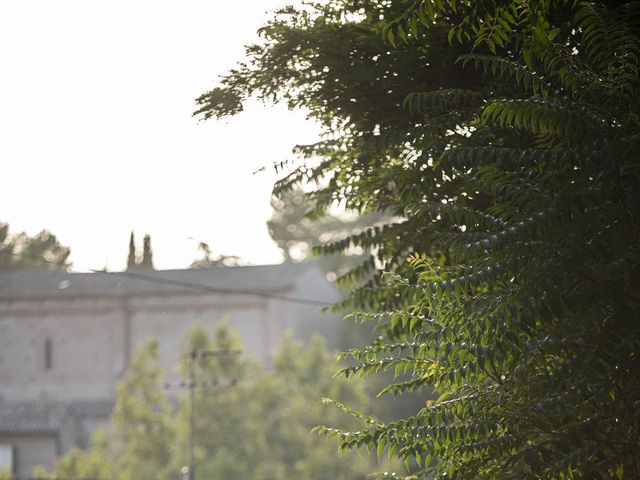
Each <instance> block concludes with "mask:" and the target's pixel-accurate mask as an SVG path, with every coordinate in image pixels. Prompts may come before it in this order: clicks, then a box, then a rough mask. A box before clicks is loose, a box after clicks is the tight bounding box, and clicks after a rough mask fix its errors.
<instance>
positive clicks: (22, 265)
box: [0, 223, 71, 271]
mask: <svg viewBox="0 0 640 480" xmlns="http://www.w3.org/2000/svg"><path fill="white" fill-rule="evenodd" d="M70 253H71V251H70V250H69V248H68V247H64V246H62V245H61V244H60V242H59V241H58V239H57V238H56V236H55V235H53V234H52V233H50V232H48V231H47V230H42V231H41V232H40V233H38V234H37V235H36V236H34V237H30V236H29V235H27V234H26V233H24V232H22V233H18V234H13V235H11V234H9V224H7V223H0V271H13V270H63V271H65V270H67V269H69V268H70V267H71V263H70V262H69V261H68V258H69V254H70Z"/></svg>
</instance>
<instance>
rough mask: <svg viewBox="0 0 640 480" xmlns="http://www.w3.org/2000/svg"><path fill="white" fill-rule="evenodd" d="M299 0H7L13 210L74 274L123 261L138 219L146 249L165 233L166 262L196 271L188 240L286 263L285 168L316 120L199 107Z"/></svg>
mask: <svg viewBox="0 0 640 480" xmlns="http://www.w3.org/2000/svg"><path fill="white" fill-rule="evenodd" d="M287 3H291V2H287V1H286V0H279V1H276V0H252V1H244V2H226V1H220V0H208V1H204V0H203V1H200V0H182V1H179V2H178V1H173V2H171V1H162V0H127V1H124V0H109V1H105V0H100V1H98V0H77V1H68V0H56V1H51V0H21V1H9V0H0V72H1V74H0V160H1V162H2V169H1V172H2V187H1V188H0V221H4V222H9V223H10V225H11V231H12V232H13V233H17V232H18V231H21V230H25V231H27V232H28V233H30V234H34V233H36V232H37V231H39V230H41V229H43V228H47V229H49V230H51V231H52V232H53V233H55V234H56V235H57V236H58V237H59V238H60V240H61V242H62V243H64V244H65V245H68V246H70V247H71V250H72V257H71V260H72V261H73V263H74V270H87V269H100V268H103V267H105V266H107V267H108V268H109V269H110V270H118V269H122V268H124V266H125V263H126V256H127V245H128V240H129V232H130V231H131V230H132V229H133V230H135V232H136V235H137V237H138V243H139V244H140V246H141V244H142V236H143V235H144V234H146V233H148V234H150V235H151V236H152V242H153V243H152V245H153V250H154V259H155V264H156V267H157V268H184V267H187V266H188V264H189V263H190V262H191V261H192V260H194V259H195V258H196V257H197V256H198V253H197V251H196V247H197V243H196V242H194V241H193V240H188V237H195V238H197V239H200V240H202V241H205V242H207V243H209V244H210V245H211V246H212V248H213V250H214V253H216V254H218V253H223V254H234V255H239V256H241V257H243V258H246V259H247V260H249V261H251V262H253V263H256V264H260V263H276V262H279V261H280V254H279V251H278V249H277V248H276V247H275V245H274V244H273V242H272V241H271V239H270V238H269V235H268V232H267V229H266V225H265V222H266V220H267V219H268V218H269V216H270V214H271V208H270V206H269V198H270V192H271V187H272V185H273V182H274V180H275V178H276V176H275V174H274V173H273V172H272V169H271V168H270V165H271V164H272V163H274V162H276V161H280V160H284V159H286V158H290V157H291V148H292V147H293V145H295V144H296V143H304V142H311V141H314V139H315V138H316V136H317V128H316V127H315V126H314V125H313V124H312V123H310V122H308V121H306V120H305V118H304V114H303V113H301V112H293V113H292V112H288V111H287V110H286V108H285V107H284V106H279V107H273V106H268V107H265V106H262V105H261V104H258V103H251V104H248V105H246V110H245V112H244V113H243V114H242V115H240V116H239V117H236V118H232V119H229V120H225V121H209V122H205V123H201V122H198V121H197V120H196V119H195V118H193V117H191V113H192V112H193V110H194V109H195V103H194V99H195V97H197V96H198V95H199V94H201V93H203V92H204V91H206V90H207V89H209V88H211V87H213V86H214V85H215V81H216V79H217V77H218V76H219V75H221V74H224V73H225V72H226V71H227V70H228V69H229V68H230V67H233V66H234V64H235V63H236V61H238V60H242V58H243V53H244V49H243V45H245V44H247V43H251V42H252V41H254V40H256V39H257V35H256V33H255V31H256V30H257V28H259V27H260V26H261V25H262V24H263V23H264V21H265V20H266V19H267V18H269V15H268V13H267V12H268V11H270V10H273V9H274V8H276V7H277V6H279V5H284V4H287ZM265 165H266V166H268V167H269V168H267V171H266V172H262V173H259V174H256V175H252V172H254V171H256V170H258V169H259V168H260V167H262V166H265Z"/></svg>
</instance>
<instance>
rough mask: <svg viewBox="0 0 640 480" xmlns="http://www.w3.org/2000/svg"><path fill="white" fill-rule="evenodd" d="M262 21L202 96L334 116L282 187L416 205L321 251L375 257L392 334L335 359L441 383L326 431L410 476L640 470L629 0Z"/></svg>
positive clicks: (634, 68) (634, 65) (634, 91)
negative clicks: (415, 403)
mask: <svg viewBox="0 0 640 480" xmlns="http://www.w3.org/2000/svg"><path fill="white" fill-rule="evenodd" d="M261 33H262V35H263V37H264V43H263V44H261V45H257V46H252V47H249V48H248V50H247V53H248V60H247V62H246V63H245V64H241V65H240V66H239V67H238V68H237V69H236V70H233V71H231V72H230V73H229V75H228V76H226V77H224V78H223V79H222V80H221V86H220V87H219V88H216V89H214V90H212V91H211V92H209V93H207V94H205V95H203V96H201V97H200V98H199V100H198V101H199V104H200V108H199V110H198V111H197V112H196V113H197V114H200V115H203V116H204V117H205V118H208V117H211V116H217V117H220V116H224V115H229V114H236V113H239V112H240V111H241V109H242V100H243V99H244V98H246V97H248V96H249V95H251V94H254V93H258V95H260V96H262V97H263V98H265V99H273V100H276V101H286V102H287V103H288V104H289V106H291V107H304V108H305V109H306V110H307V111H308V112H309V115H310V116H311V117H312V118H314V119H316V120H318V121H320V122H321V124H322V125H324V128H325V132H326V136H325V138H324V139H323V141H321V142H319V143H317V144H315V145H304V146H298V147H296V152H297V153H298V154H299V155H298V159H297V160H294V161H293V163H292V164H291V166H290V168H291V169H292V170H290V171H289V173H287V174H286V176H284V177H283V178H282V180H280V181H279V182H278V183H277V184H276V186H275V190H274V191H275V193H276V194H283V193H284V192H286V191H288V190H290V189H291V188H293V187H295V186H296V185H299V184H301V183H305V182H306V183H310V182H314V181H317V182H318V187H317V188H316V189H315V190H314V191H313V192H311V193H310V194H309V196H310V197H311V198H312V199H313V200H314V201H315V202H317V203H316V206H317V210H318V211H322V210H323V208H324V209H326V208H327V207H328V206H329V205H331V204H333V203H335V202H339V203H342V204H343V205H345V206H346V207H347V208H349V209H355V210H357V211H375V210H377V211H381V210H386V211H392V212H393V214H394V215H396V216H400V217H402V218H403V219H404V221H402V222H394V223H391V224H388V225H385V226H376V227H370V228H368V229H365V230H364V231H363V232H362V233H361V234H359V235H351V236H350V237H349V238H347V239H344V240H340V241H337V242H333V243H328V244H325V245H322V246H320V247H318V248H317V251H319V252H320V253H326V254H333V253H338V252H341V251H345V250H346V249H349V248H352V247H353V246H360V247H362V248H363V249H364V250H366V251H367V252H369V253H370V257H369V258H368V259H367V261H366V262H363V263H362V264H361V265H360V266H357V267H355V268H353V269H352V270H351V271H350V272H348V273H347V274H346V275H345V276H344V278H345V281H351V282H354V283H355V284H357V286H358V287H359V288H357V289H356V290H355V291H354V292H353V294H352V295H351V297H350V300H349V301H348V302H346V303H345V304H344V305H343V306H345V307H351V308H353V309H355V311H354V312H353V316H354V317H355V318H357V319H358V320H363V321H375V322H378V324H379V326H380V329H381V331H382V332H383V333H384V336H383V337H381V339H380V340H378V341H376V342H375V343H374V344H372V345H371V346H370V347H368V348H365V349H361V350H353V351H351V352H349V354H348V356H350V357H351V358H352V360H353V361H354V365H353V366H351V367H349V368H346V369H344V370H343V371H342V373H343V374H344V375H346V376H351V375H353V374H376V373H379V372H381V371H386V370H392V371H395V373H396V374H397V375H402V374H409V375H410V378H409V379H408V380H402V381H400V382H396V383H394V384H391V385H389V386H388V387H387V388H386V389H385V391H386V392H387V393H392V394H398V393H402V392H404V391H409V390H414V389H421V388H426V387H433V388H435V389H436V391H437V392H438V393H439V394H440V398H439V399H437V400H435V401H430V402H429V403H428V405H427V406H426V407H425V408H424V409H422V410H421V411H420V412H417V413H416V415H414V416H411V417H408V418H404V419H402V420H399V421H397V422H393V423H390V424H384V423H382V422H378V421H375V420H373V419H368V420H367V421H365V423H364V425H363V426H362V427H361V428H360V429H358V431H345V430H342V429H336V428H330V427H326V428H322V429H320V430H321V431H322V432H324V433H327V434H329V435H336V436H337V439H338V442H339V444H340V446H341V448H343V449H344V448H357V447H364V448H369V449H375V450H377V451H378V452H379V454H380V453H382V452H383V451H384V450H385V449H387V451H388V452H389V454H390V455H392V456H398V457H400V458H403V459H405V460H406V461H407V464H408V465H410V466H411V465H413V466H414V470H415V471H414V472H413V473H412V475H414V476H415V477H416V478H417V477H420V478H436V477H437V478H440V477H446V478H470V479H477V478H491V479H492V478H531V479H534V478H535V479H539V478H544V479H548V478H584V479H592V478H640V462H639V461H638V459H639V458H640V444H639V443H638V439H639V438H640V417H639V414H638V412H640V409H639V408H638V407H640V378H639V375H640V373H639V372H640V368H639V367H640V364H639V358H638V352H639V351H640V349H639V347H640V318H639V317H640V309H639V304H638V302H639V300H640V297H638V291H640V289H639V287H640V265H639V261H640V244H639V241H638V235H639V234H640V231H639V229H638V224H637V217H638V215H639V214H640V198H639V195H640V188H639V187H640V185H639V181H640V172H639V167H640V164H639V159H640V155H639V153H640V117H639V116H638V112H639V111H640V97H639V95H638V91H639V88H640V84H639V83H640V75H639V74H638V68H639V64H640V2H637V1H632V2H604V1H581V0H576V1H571V2H569V1H561V2H551V1H549V0H535V1H533V0H532V1H530V2H520V1H515V0H514V1H497V0H482V1H478V2H468V1H463V0H446V1H431V0H418V1H415V2H410V3H409V4H407V3H405V2H400V1H377V0H373V1H364V2H363V1H349V0H334V1H330V2H328V3H326V4H322V5H305V6H303V7H300V8H299V9H293V8H289V9H284V10H282V11H280V12H279V13H278V14H277V15H276V17H275V18H274V19H273V20H272V21H271V22H269V23H268V24H267V25H266V26H265V27H263V29H262V30H261ZM317 158H319V161H316V160H315V159H317ZM296 162H297V163H296ZM278 168H279V169H281V168H288V166H287V165H279V166H278ZM345 409H346V410H347V411H348V412H350V413H353V412H352V411H351V410H349V409H347V408H345ZM327 423H330V422H327ZM413 462H415V463H413ZM412 478H414V477H412Z"/></svg>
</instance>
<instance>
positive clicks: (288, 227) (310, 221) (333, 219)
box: [267, 188, 391, 279]
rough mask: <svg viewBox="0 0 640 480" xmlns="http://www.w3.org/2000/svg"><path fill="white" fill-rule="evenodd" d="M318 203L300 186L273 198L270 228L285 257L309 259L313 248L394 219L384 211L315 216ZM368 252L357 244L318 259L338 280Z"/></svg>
mask: <svg viewBox="0 0 640 480" xmlns="http://www.w3.org/2000/svg"><path fill="white" fill-rule="evenodd" d="M315 205H316V202H315V201H314V200H313V199H311V198H309V197H308V196H307V194H306V193H305V192H304V190H302V189H300V188H295V189H293V190H291V191H283V192H282V195H280V196H279V197H276V196H274V197H273V198H272V200H271V207H272V208H273V214H272V216H271V219H269V221H268V222H267V227H268V229H269V235H271V238H272V239H273V240H274V241H275V242H276V244H277V245H278V247H279V248H280V250H281V251H282V253H283V255H284V258H285V260H287V261H301V260H307V259H309V258H310V257H311V256H312V252H313V249H314V247H318V246H320V245H322V244H324V243H328V242H338V241H341V240H345V239H347V238H349V237H350V236H352V235H359V234H361V233H362V231H363V230H364V229H365V228H367V227H370V226H371V225H384V224H386V223H389V221H390V220H391V219H390V218H389V216H388V215H385V214H384V213H381V212H372V213H367V214H364V215H356V214H354V213H347V212H344V213H343V214H342V215H338V214H334V213H325V214H324V215H322V216H317V215H314V212H315ZM369 255H370V252H365V251H364V250H363V249H362V248H361V247H359V246H356V247H354V248H352V249H349V250H347V251H345V252H343V254H342V255H332V256H321V257H319V258H318V261H319V262H320V264H321V265H322V268H323V269H324V270H325V271H326V272H327V274H328V275H329V277H330V278H332V279H336V278H338V277H341V276H342V275H344V274H346V273H347V272H348V271H349V270H351V269H352V268H353V267H355V266H357V265H360V264H361V263H362V262H364V261H366V260H367V259H368V258H369Z"/></svg>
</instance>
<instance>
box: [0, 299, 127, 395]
mask: <svg viewBox="0 0 640 480" xmlns="http://www.w3.org/2000/svg"><path fill="white" fill-rule="evenodd" d="M47 341H49V342H50V346H51V348H50V364H49V365H48V366H47V360H46V346H45V344H46V342H47ZM124 343H125V341H124V331H123V314H122V306H121V302H120V301H118V300H62V301H52V300H41V301H29V302H24V301H23V302H0V397H2V398H4V399H6V400H16V401H19V400H36V399H39V400H43V399H49V400H71V401H73V400H94V399H102V398H109V397H111V396H112V395H113V386H114V385H115V383H116V381H117V379H118V377H119V376H120V375H121V373H122V371H123V369H124V367H125V356H124V354H125V352H124Z"/></svg>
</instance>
